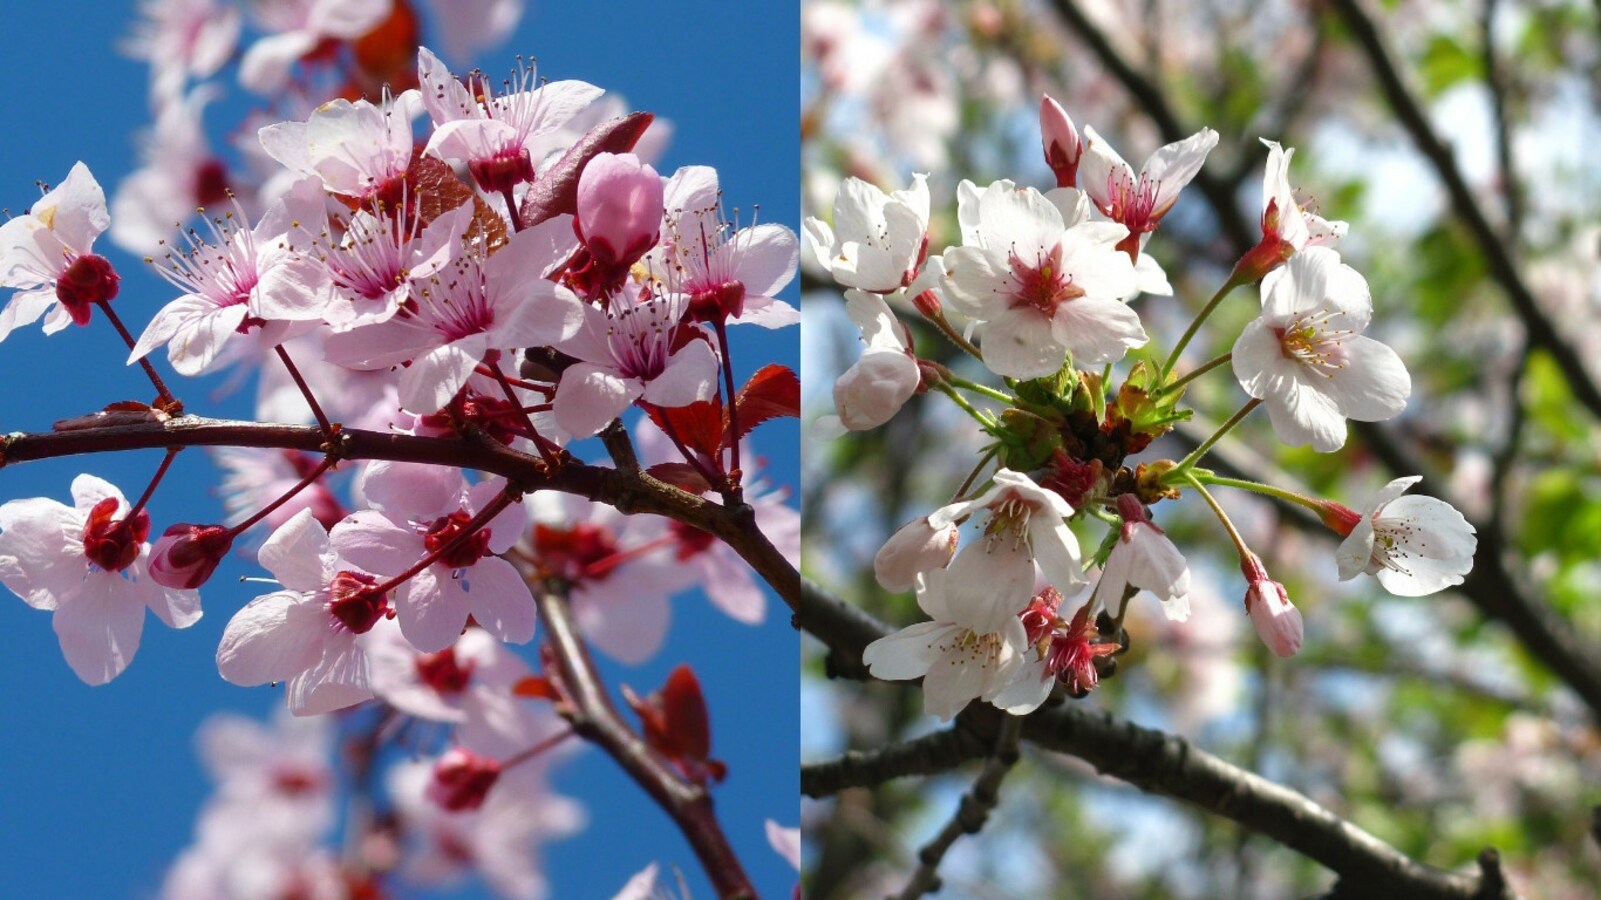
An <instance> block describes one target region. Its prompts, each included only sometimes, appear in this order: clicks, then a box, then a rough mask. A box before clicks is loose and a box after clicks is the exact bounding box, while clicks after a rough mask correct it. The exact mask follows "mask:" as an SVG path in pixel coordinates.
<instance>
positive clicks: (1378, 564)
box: [1335, 475, 1479, 597]
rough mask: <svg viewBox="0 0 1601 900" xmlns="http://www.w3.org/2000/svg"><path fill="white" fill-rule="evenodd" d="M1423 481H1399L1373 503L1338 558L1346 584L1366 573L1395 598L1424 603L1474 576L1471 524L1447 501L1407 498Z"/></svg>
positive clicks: (1475, 542)
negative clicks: (1435, 594)
mask: <svg viewBox="0 0 1601 900" xmlns="http://www.w3.org/2000/svg"><path fill="white" fill-rule="evenodd" d="M1422 480H1423V478H1422V476H1420V475H1413V476H1410V477H1407V478H1397V479H1395V480H1394V481H1392V482H1390V483H1389V484H1387V485H1385V486H1384V489H1383V490H1381V491H1379V494H1378V496H1377V497H1374V498H1373V502H1372V503H1371V504H1369V510H1370V511H1369V512H1368V514H1367V515H1365V516H1363V517H1362V518H1361V521H1359V522H1357V523H1356V525H1355V527H1353V528H1352V529H1351V533H1350V534H1349V535H1347V536H1346V538H1345V540H1344V541H1343V542H1341V544H1340V549H1339V550H1338V551H1337V552H1336V554H1335V558H1336V559H1337V560H1338V561H1339V564H1340V580H1341V581H1347V580H1350V579H1352V578H1355V577H1356V576H1357V574H1358V573H1359V572H1366V573H1368V574H1369V575H1375V576H1377V577H1378V579H1379V584H1382V585H1384V589H1385V590H1387V591H1389V592H1390V593H1392V594H1395V595H1397V596H1400V597H1422V596H1425V595H1427V594H1433V593H1436V592H1438V591H1443V590H1445V589H1446V588H1448V587H1453V586H1455V585H1458V584H1461V583H1462V579H1463V578H1464V577H1465V576H1466V575H1467V574H1468V572H1470V571H1472V569H1473V554H1474V552H1475V551H1476V550H1477V549H1478V546H1479V542H1478V538H1476V537H1475V536H1474V529H1473V526H1472V525H1471V524H1469V523H1468V520H1467V519H1465V518H1463V517H1462V514H1461V513H1460V512H1457V510H1456V508H1455V507H1453V506H1452V505H1451V504H1449V503H1446V502H1445V501H1444V500H1438V499H1435V498H1434V497H1422V496H1402V494H1404V493H1406V490H1407V489H1408V488H1410V487H1412V485H1414V484H1417V483H1418V482H1419V481H1422Z"/></svg>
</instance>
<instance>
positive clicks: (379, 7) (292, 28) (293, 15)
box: [239, 0, 393, 94]
mask: <svg viewBox="0 0 1601 900" xmlns="http://www.w3.org/2000/svg"><path fill="white" fill-rule="evenodd" d="M392 6H393V0H275V2H272V3H252V4H251V5H250V11H251V13H252V15H253V17H254V18H255V20H256V25H257V26H258V27H259V28H260V29H261V30H262V31H264V32H266V33H267V34H266V36H265V37H262V38H259V39H257V41H256V42H255V43H254V44H251V45H250V48H249V49H248V50H246V51H245V54H244V58H243V59H241V60H240V61H239V83H240V84H243V85H244V86H245V87H247V88H249V89H250V90H252V91H255V92H256V93H258V94H271V93H274V92H276V91H278V90H280V89H282V88H283V87H284V85H285V84H287V83H288V81H289V71H290V69H291V68H292V67H293V66H294V64H295V62H296V61H297V60H299V59H300V58H301V57H303V56H305V55H306V54H308V53H310V52H311V51H313V50H315V49H316V48H317V46H318V45H319V44H321V43H322V42H323V41H324V40H326V39H328V38H336V39H340V40H350V39H352V38H357V37H360V36H361V35H363V34H366V33H367V32H368V31H370V30H371V29H372V28H373V26H375V25H377V24H378V23H379V22H382V21H383V20H384V18H385V17H386V16H388V15H389V13H390V9H391V7H392Z"/></svg>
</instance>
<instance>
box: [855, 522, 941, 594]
mask: <svg viewBox="0 0 1601 900" xmlns="http://www.w3.org/2000/svg"><path fill="white" fill-rule="evenodd" d="M956 537H957V534H956V526H955V525H954V524H947V525H945V526H944V527H943V528H935V527H934V526H933V524H931V523H930V522H929V521H928V517H927V516H920V517H918V518H916V519H913V520H912V521H910V522H907V523H906V524H905V525H902V526H901V527H900V528H897V529H896V530H895V533H894V534H892V535H890V536H889V540H887V541H885V542H884V546H882V547H880V548H879V550H878V553H877V554H876V555H874V556H873V575H874V577H876V578H877V579H878V583H879V584H880V585H881V586H883V588H884V590H886V591H894V592H900V591H909V590H911V589H912V588H913V587H914V586H915V585H916V583H917V576H918V575H920V574H922V573H924V572H928V571H931V570H933V569H942V568H944V567H945V566H948V565H950V562H951V557H952V556H955V555H956Z"/></svg>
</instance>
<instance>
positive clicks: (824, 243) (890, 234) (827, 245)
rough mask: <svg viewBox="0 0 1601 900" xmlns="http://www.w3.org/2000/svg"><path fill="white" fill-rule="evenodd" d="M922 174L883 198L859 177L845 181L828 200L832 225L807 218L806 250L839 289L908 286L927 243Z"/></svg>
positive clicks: (884, 289) (924, 177)
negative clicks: (902, 188) (832, 204)
mask: <svg viewBox="0 0 1601 900" xmlns="http://www.w3.org/2000/svg"><path fill="white" fill-rule="evenodd" d="M928 216H929V198H928V176H927V175H921V174H919V175H913V176H912V186H911V187H910V188H908V189H906V190H901V191H895V192H894V193H891V194H885V193H884V192H883V190H881V189H880V188H878V187H877V186H876V185H873V184H869V183H868V182H866V181H863V180H861V179H860V178H854V177H853V178H847V179H845V181H844V183H843V184H841V185H840V187H839V194H838V195H837V196H836V197H835V198H834V224H833V225H832V226H830V225H829V224H828V223H827V222H825V221H823V220H822V219H818V218H810V219H807V220H806V222H805V224H804V226H803V228H802V233H803V235H804V240H805V242H806V249H807V251H808V252H809V253H810V254H811V256H812V258H813V259H814V260H815V261H816V262H817V264H818V265H819V266H821V267H822V268H823V270H824V271H826V272H829V273H831V274H832V275H833V276H834V280H835V281H837V282H839V283H840V284H841V285H844V286H845V287H853V288H859V289H861V290H864V291H874V292H877V293H889V292H891V291H894V290H897V289H899V288H902V287H905V286H906V285H907V284H909V283H910V282H911V276H912V275H913V273H915V272H916V270H917V268H918V267H919V263H920V261H921V260H922V258H923V255H924V252H925V250H926V248H927V243H928Z"/></svg>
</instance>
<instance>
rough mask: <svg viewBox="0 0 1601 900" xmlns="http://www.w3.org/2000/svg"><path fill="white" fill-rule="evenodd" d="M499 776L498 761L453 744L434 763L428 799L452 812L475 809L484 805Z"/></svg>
mask: <svg viewBox="0 0 1601 900" xmlns="http://www.w3.org/2000/svg"><path fill="white" fill-rule="evenodd" d="M498 780H500V763H499V762H497V761H495V760H493V759H490V758H489V757H487V756H479V755H478V754H476V753H474V752H472V751H471V750H467V749H465V748H463V747H453V748H451V749H450V750H448V751H446V752H445V755H444V756H441V757H439V761H438V762H436V763H434V777H433V780H432V781H430V782H429V783H428V792H427V793H428V799H429V800H432V801H433V802H434V803H437V804H438V805H439V806H441V807H443V808H444V809H448V810H450V811H451V812H464V811H466V810H470V809H477V808H478V807H480V806H482V805H484V797H486V796H488V794H489V789H490V788H492V787H494V786H495V782H496V781H498Z"/></svg>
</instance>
